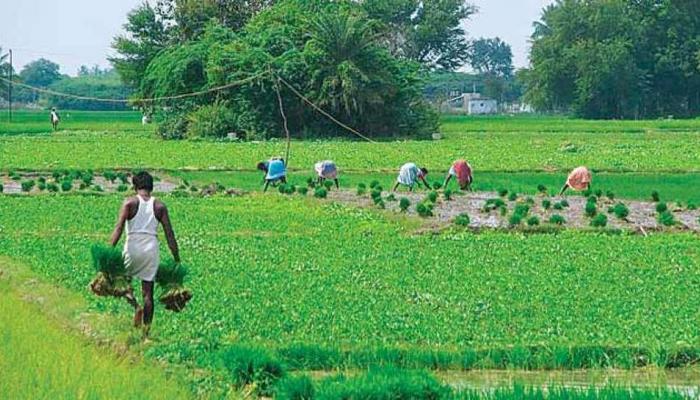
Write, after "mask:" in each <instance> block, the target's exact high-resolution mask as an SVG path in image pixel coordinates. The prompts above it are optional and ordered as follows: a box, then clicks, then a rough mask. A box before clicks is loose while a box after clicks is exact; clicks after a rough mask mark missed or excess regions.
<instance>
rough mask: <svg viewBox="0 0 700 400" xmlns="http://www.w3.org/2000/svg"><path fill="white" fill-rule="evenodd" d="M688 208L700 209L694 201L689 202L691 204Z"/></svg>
mask: <svg viewBox="0 0 700 400" xmlns="http://www.w3.org/2000/svg"><path fill="white" fill-rule="evenodd" d="M686 208H687V209H688V210H697V209H698V205H697V204H695V202H693V201H689V202H688V206H687V207H686Z"/></svg>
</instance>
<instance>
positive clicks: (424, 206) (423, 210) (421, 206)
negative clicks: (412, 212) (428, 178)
mask: <svg viewBox="0 0 700 400" xmlns="http://www.w3.org/2000/svg"><path fill="white" fill-rule="evenodd" d="M416 211H417V212H418V215H420V216H421V217H432V216H433V203H431V202H429V201H422V202H420V203H418V205H417V206H416Z"/></svg>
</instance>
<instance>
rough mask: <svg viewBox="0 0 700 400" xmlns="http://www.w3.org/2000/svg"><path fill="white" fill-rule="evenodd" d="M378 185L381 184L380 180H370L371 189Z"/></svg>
mask: <svg viewBox="0 0 700 400" xmlns="http://www.w3.org/2000/svg"><path fill="white" fill-rule="evenodd" d="M377 186H379V181H377V180H374V181H372V182H370V184H369V188H370V189H374V188H376V187H377Z"/></svg>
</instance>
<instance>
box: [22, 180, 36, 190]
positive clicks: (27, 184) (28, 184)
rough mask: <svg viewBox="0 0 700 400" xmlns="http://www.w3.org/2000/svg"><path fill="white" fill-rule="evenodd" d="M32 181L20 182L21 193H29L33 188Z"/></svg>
mask: <svg viewBox="0 0 700 400" xmlns="http://www.w3.org/2000/svg"><path fill="white" fill-rule="evenodd" d="M34 185H35V183H34V181H33V180H32V179H30V180H27V181H22V191H23V192H31V191H32V189H33V188H34Z"/></svg>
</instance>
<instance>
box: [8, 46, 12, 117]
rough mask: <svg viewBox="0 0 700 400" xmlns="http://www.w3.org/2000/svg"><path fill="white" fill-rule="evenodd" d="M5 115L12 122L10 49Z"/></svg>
mask: <svg viewBox="0 0 700 400" xmlns="http://www.w3.org/2000/svg"><path fill="white" fill-rule="evenodd" d="M7 103H8V108H7V113H8V116H9V118H10V122H12V49H10V81H9V82H8V83H7Z"/></svg>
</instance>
